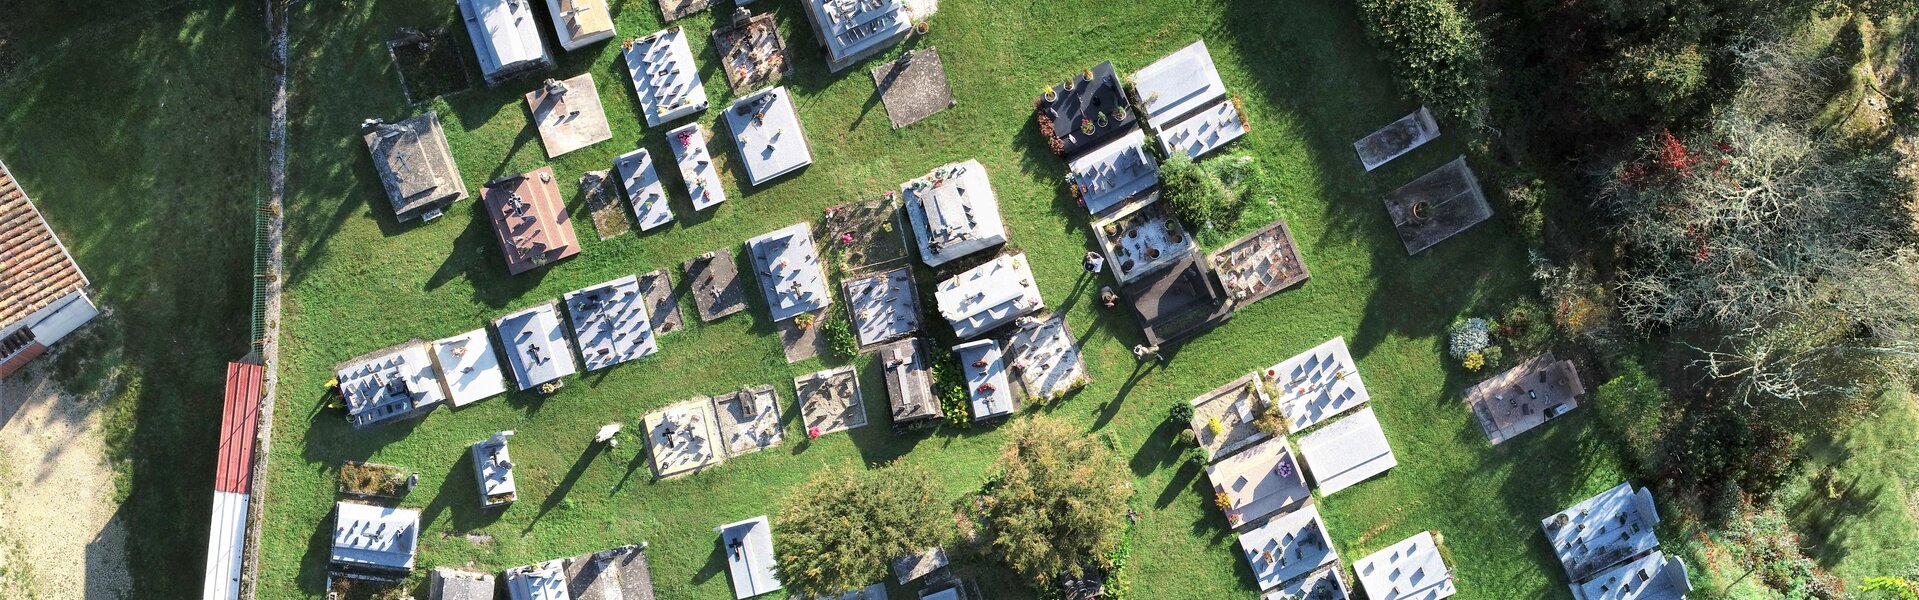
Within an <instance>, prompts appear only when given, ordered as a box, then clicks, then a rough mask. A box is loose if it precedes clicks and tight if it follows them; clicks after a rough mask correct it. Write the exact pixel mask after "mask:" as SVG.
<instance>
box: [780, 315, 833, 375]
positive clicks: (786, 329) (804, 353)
mask: <svg viewBox="0 0 1919 600" xmlns="http://www.w3.org/2000/svg"><path fill="white" fill-rule="evenodd" d="M807 314H810V315H813V322H814V323H815V324H814V325H813V326H812V327H808V328H806V329H800V327H799V325H797V324H795V322H794V320H793V319H787V320H784V321H778V322H776V323H774V325H775V326H777V327H778V328H779V330H780V347H781V348H782V349H784V350H785V351H786V364H789V365H790V364H793V363H796V362H800V361H802V360H806V359H809V358H813V357H815V356H819V355H820V353H821V352H825V351H826V336H824V335H820V329H821V328H820V326H819V324H820V323H825V322H826V309H824V308H820V309H815V310H810V311H807Z"/></svg>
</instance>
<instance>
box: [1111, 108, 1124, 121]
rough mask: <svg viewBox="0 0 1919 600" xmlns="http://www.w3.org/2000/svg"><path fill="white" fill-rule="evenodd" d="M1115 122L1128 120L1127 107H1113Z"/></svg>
mask: <svg viewBox="0 0 1919 600" xmlns="http://www.w3.org/2000/svg"><path fill="white" fill-rule="evenodd" d="M1113 120H1115V121H1124V120H1126V107H1124V106H1116V107H1113Z"/></svg>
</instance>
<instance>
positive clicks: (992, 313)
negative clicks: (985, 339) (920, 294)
mask: <svg viewBox="0 0 1919 600" xmlns="http://www.w3.org/2000/svg"><path fill="white" fill-rule="evenodd" d="M933 297H934V300H935V303H936V304H938V305H939V310H940V316H942V317H945V318H946V320H947V321H948V322H950V323H952V324H953V333H955V334H957V335H959V338H960V339H962V340H964V339H971V338H973V337H977V336H978V335H980V334H982V333H985V332H987V331H990V330H992V329H993V328H996V327H999V326H1001V325H1005V324H1007V323H1011V322H1012V321H1013V320H1014V319H1017V318H1020V317H1021V316H1024V315H1026V314H1028V313H1031V312H1033V311H1036V310H1039V309H1041V308H1044V307H1045V306H1046V301H1045V300H1043V299H1041V298H1040V295H1039V286H1038V285H1037V284H1036V283H1035V282H1034V281H1033V271H1032V269H1031V268H1030V267H1029V266H1028V265H1027V264H1026V254H1025V253H1023V252H1022V253H1014V254H1007V255H1002V256H1000V257H998V258H995V259H993V260H992V261H990V262H987V263H986V264H982V265H980V266H977V267H973V268H971V269H967V270H966V271H964V272H962V273H960V274H958V275H954V276H952V277H949V278H947V279H946V281H942V282H940V284H939V287H938V288H937V289H935V290H934V292H933Z"/></svg>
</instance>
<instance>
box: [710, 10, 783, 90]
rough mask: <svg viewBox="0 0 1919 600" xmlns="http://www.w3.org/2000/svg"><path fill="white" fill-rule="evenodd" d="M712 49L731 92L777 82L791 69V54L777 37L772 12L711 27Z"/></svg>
mask: <svg viewBox="0 0 1919 600" xmlns="http://www.w3.org/2000/svg"><path fill="white" fill-rule="evenodd" d="M713 49H714V51H716V52H719V53H720V68H721V69H722V70H724V71H725V72H726V83H727V84H728V85H731V86H733V93H734V94H744V93H747V92H750V91H753V90H757V89H760V88H763V87H766V86H769V85H773V84H775V83H778V82H779V80H780V77H781V76H784V75H786V74H787V73H790V72H792V71H793V62H792V54H790V53H789V52H788V51H787V49H786V42H785V41H783V40H781V39H780V28H779V26H778V25H776V24H774V22H773V15H770V14H759V15H753V16H751V17H748V18H746V19H745V20H740V19H738V18H735V19H734V22H733V24H732V25H727V26H723V27H718V28H715V29H714V30H713Z"/></svg>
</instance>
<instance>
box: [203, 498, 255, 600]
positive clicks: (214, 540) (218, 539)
mask: <svg viewBox="0 0 1919 600" xmlns="http://www.w3.org/2000/svg"><path fill="white" fill-rule="evenodd" d="M251 498H252V496H251V495H249V494H245V493H234V492H226V491H220V490H217V489H216V490H214V492H213V520H212V522H211V523H210V524H209V527H208V529H207V567H206V573H205V577H204V579H203V580H202V583H201V588H200V590H201V592H200V597H201V598H202V599H203V600H222V599H224V600H239V598H240V578H241V568H242V567H243V566H244V564H245V558H246V541H247V503H248V501H249V499H251Z"/></svg>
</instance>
